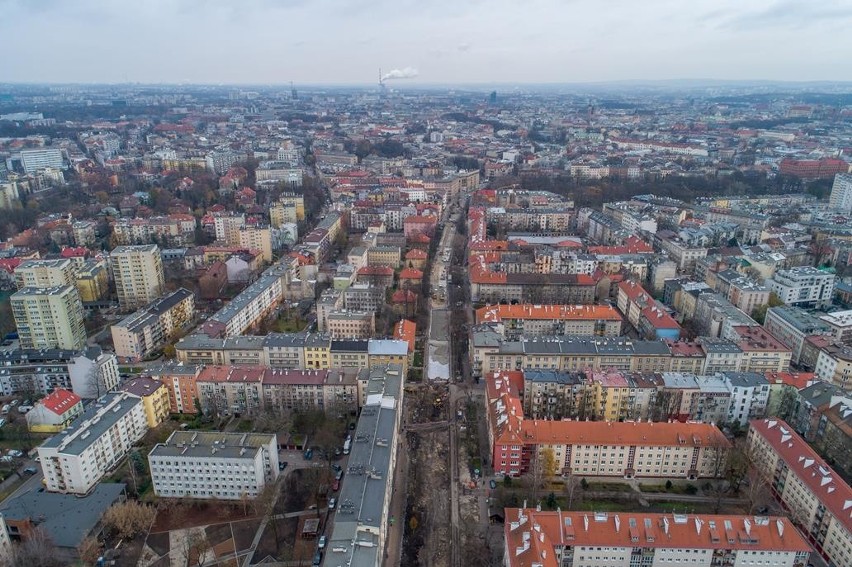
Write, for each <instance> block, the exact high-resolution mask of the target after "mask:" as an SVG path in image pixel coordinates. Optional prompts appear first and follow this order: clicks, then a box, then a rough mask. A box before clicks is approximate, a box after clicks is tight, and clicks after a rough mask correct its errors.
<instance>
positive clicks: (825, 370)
mask: <svg viewBox="0 0 852 567" xmlns="http://www.w3.org/2000/svg"><path fill="white" fill-rule="evenodd" d="M814 374H816V377H817V379H819V380H822V381H823V382H829V383H831V384H834V385H835V386H837V387H838V388H840V389H841V390H844V391H845V392H850V391H852V347H848V346H846V345H836V344H827V345H825V346H823V347H822V348H820V349H819V354H818V356H817V360H816V367H815V369H814Z"/></svg>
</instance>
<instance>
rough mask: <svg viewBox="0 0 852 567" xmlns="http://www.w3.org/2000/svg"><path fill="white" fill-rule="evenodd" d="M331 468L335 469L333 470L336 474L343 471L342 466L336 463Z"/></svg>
mask: <svg viewBox="0 0 852 567" xmlns="http://www.w3.org/2000/svg"><path fill="white" fill-rule="evenodd" d="M331 468H333V469H334V472H339V471H342V470H343V467H341V466H340V465H338V464H337V463H334V464H333V465H331Z"/></svg>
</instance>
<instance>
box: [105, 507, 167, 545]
mask: <svg viewBox="0 0 852 567" xmlns="http://www.w3.org/2000/svg"><path fill="white" fill-rule="evenodd" d="M156 516H157V511H156V510H155V509H154V508H152V507H150V506H145V505H143V504H140V503H139V502H136V501H133V500H128V501H127V502H122V503H120V504H113V505H112V506H110V507H109V508H108V509H107V511H106V512H105V513H104V517H103V525H104V529H106V530H107V531H110V532H114V533H115V534H116V535H117V536H118V537H120V538H122V539H129V538H132V537H133V536H135V535H137V534H141V533H144V532H145V531H147V530H148V528H150V527H151V524H153V523H154V518H155V517H156Z"/></svg>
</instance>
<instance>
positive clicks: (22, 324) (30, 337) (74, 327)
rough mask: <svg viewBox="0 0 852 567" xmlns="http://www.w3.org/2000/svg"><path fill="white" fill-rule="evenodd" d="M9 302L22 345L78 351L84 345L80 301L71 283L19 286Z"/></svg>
mask: <svg viewBox="0 0 852 567" xmlns="http://www.w3.org/2000/svg"><path fill="white" fill-rule="evenodd" d="M10 301H11V304H12V315H13V316H14V317H15V325H16V326H17V328H18V338H19V340H20V342H21V346H22V347H23V348H28V349H56V348H59V349H68V350H77V349H80V348H83V346H85V344H86V329H85V327H84V326H83V304H82V303H81V302H80V295H79V294H78V293H77V288H76V287H74V286H73V285H61V286H57V287H49V288H36V287H25V288H21V289H19V290H18V291H17V292H15V293H14V294H12V297H11V299H10Z"/></svg>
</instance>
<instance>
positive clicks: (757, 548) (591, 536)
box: [503, 508, 811, 567]
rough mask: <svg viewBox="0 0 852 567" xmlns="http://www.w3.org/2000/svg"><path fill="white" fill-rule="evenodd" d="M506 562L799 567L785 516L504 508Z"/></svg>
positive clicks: (800, 551)
mask: <svg viewBox="0 0 852 567" xmlns="http://www.w3.org/2000/svg"><path fill="white" fill-rule="evenodd" d="M503 530H504V532H505V548H504V557H503V564H504V565H505V566H506V567H545V566H548V567H550V566H552V567H556V566H557V565H558V566H559V567H661V566H664V565H672V566H687V565H688V566H690V567H717V566H730V567H745V566H754V567H805V566H806V565H807V564H808V558H809V557H810V552H811V547H810V546H809V545H808V543H807V542H806V541H805V539H804V538H803V537H802V535H801V534H800V533H799V532H798V531H796V529H795V528H794V527H793V525H792V524H791V523H790V520H788V519H787V518H783V517H773V518H770V517H760V516H733V515H725V516H722V515H708V514H694V515H693V514H689V515H687V514H649V513H641V512H640V513H617V514H612V513H607V512H563V511H561V510H557V511H555V512H544V511H541V510H540V509H523V508H509V509H507V510H506V522H505V525H504V528H503Z"/></svg>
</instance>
